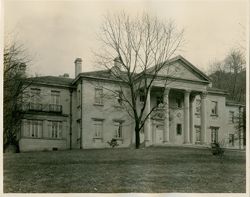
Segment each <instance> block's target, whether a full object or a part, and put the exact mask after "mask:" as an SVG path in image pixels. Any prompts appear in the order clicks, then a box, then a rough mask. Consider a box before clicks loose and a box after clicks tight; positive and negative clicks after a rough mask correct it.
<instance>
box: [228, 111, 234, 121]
mask: <svg viewBox="0 0 250 197" xmlns="http://www.w3.org/2000/svg"><path fill="white" fill-rule="evenodd" d="M229 123H234V112H233V111H230V112H229Z"/></svg>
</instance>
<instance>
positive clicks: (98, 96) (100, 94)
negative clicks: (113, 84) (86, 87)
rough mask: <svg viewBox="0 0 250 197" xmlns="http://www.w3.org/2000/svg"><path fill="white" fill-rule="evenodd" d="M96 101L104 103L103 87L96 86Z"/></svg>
mask: <svg viewBox="0 0 250 197" xmlns="http://www.w3.org/2000/svg"><path fill="white" fill-rule="evenodd" d="M95 103H96V104H100V105H102V104H103V89H102V88H96V89H95Z"/></svg>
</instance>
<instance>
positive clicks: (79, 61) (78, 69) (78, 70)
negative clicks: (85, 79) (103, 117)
mask: <svg viewBox="0 0 250 197" xmlns="http://www.w3.org/2000/svg"><path fill="white" fill-rule="evenodd" d="M81 72H82V59H81V58H76V60H75V77H77V75H79V74H80V73H81Z"/></svg>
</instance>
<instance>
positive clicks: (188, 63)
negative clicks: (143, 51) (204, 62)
mask: <svg viewBox="0 0 250 197" xmlns="http://www.w3.org/2000/svg"><path fill="white" fill-rule="evenodd" d="M178 60H180V61H182V62H183V63H184V64H185V65H186V66H188V67H189V68H190V69H191V70H193V71H194V72H195V73H197V74H198V75H200V76H201V77H202V78H203V79H205V80H206V81H208V82H210V81H211V79H210V77H208V76H207V75H206V74H205V73H203V72H202V71H201V70H199V69H198V68H197V67H196V66H194V65H193V64H192V63H190V62H189V61H188V60H186V59H185V58H184V57H182V56H181V55H178V56H176V57H174V58H171V59H169V60H167V61H165V62H163V64H166V65H167V64H171V63H173V62H176V61H178ZM156 66H157V65H156ZM156 66H153V67H151V68H149V69H148V72H151V71H153V70H154V68H155V67H156ZM164 66H165V65H164Z"/></svg>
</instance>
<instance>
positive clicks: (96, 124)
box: [93, 120, 103, 138]
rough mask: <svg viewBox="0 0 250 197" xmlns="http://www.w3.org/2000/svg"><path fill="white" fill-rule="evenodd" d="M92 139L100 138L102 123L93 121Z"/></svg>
mask: <svg viewBox="0 0 250 197" xmlns="http://www.w3.org/2000/svg"><path fill="white" fill-rule="evenodd" d="M93 126H94V138H102V129H103V121H102V120H94V125H93Z"/></svg>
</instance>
